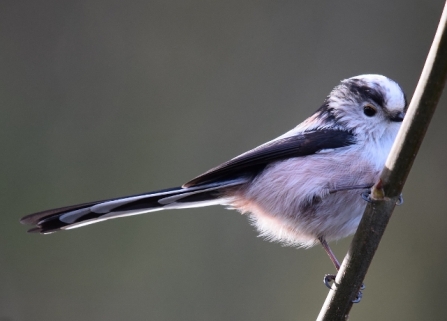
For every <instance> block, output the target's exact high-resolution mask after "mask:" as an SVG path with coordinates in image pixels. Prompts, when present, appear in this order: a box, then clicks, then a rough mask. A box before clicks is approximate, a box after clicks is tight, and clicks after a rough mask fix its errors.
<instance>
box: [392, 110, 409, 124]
mask: <svg viewBox="0 0 447 321" xmlns="http://www.w3.org/2000/svg"><path fill="white" fill-rule="evenodd" d="M404 117H405V113H404V112H403V111H399V112H396V113H393V114H390V120H391V121H395V122H399V123H400V122H401V121H402V120H404Z"/></svg>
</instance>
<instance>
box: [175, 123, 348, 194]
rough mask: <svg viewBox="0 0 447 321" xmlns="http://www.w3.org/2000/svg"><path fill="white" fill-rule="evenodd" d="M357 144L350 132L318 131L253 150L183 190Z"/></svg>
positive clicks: (189, 183)
mask: <svg viewBox="0 0 447 321" xmlns="http://www.w3.org/2000/svg"><path fill="white" fill-rule="evenodd" d="M355 141H356V140H355V136H354V134H353V133H352V132H351V131H346V130H341V129H316V130H312V131H305V132H301V133H298V134H296V135H293V136H289V137H284V138H279V139H276V140H273V141H270V142H268V143H266V144H263V145H261V146H259V147H257V148H254V149H252V150H250V151H248V152H246V153H244V154H242V155H239V156H237V157H235V158H233V159H231V160H229V161H228V162H225V163H223V164H221V165H219V166H217V167H214V168H212V169H211V170H209V171H207V172H206V173H204V174H202V175H200V176H197V177H196V178H194V179H192V180H190V181H189V182H187V183H185V184H184V185H183V187H193V186H198V185H202V184H209V183H212V182H215V181H218V180H231V179H235V178H238V177H242V176H254V175H256V174H258V173H259V172H260V171H262V170H263V169H264V168H265V166H267V165H268V164H270V163H272V162H276V161H281V160H285V159H288V158H292V157H303V156H308V155H312V154H315V153H317V152H319V151H321V150H324V149H335V148H341V147H346V146H349V145H352V144H354V143H355Z"/></svg>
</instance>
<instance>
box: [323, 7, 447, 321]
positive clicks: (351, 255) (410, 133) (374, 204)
mask: <svg viewBox="0 0 447 321" xmlns="http://www.w3.org/2000/svg"><path fill="white" fill-rule="evenodd" d="M446 29H447V2H446V4H445V7H444V10H443V13H442V16H441V20H440V22H439V25H438V30H437V31H436V35H435V38H434V40H433V43H432V46H431V48H430V52H429V54H428V57H427V60H426V62H425V66H424V69H423V71H422V74H421V77H420V79H419V82H418V85H417V87H416V90H415V93H414V95H413V99H412V100H411V103H410V107H409V108H408V112H407V115H406V117H405V119H404V121H403V123H402V127H401V129H400V131H399V134H398V135H397V138H396V141H395V143H394V145H393V148H392V149H391V152H390V155H389V156H388V159H387V161H386V164H385V167H384V169H383V170H382V173H381V176H380V179H379V181H378V182H377V183H376V184H375V185H374V186H373V188H372V192H371V202H370V203H369V204H368V205H367V207H366V209H365V212H364V214H363V218H362V220H361V222H360V225H359V227H358V230H357V232H356V234H355V236H354V239H353V240H352V243H351V246H350V249H349V251H348V253H347V255H346V257H345V259H344V260H343V263H342V265H341V267H340V271H339V272H338V274H337V278H336V280H335V283H334V285H333V286H332V289H331V290H330V291H329V294H328V296H327V298H326V301H325V302H324V305H323V307H322V309H321V311H320V314H319V316H318V319H317V320H331V321H333V320H346V319H347V318H348V316H349V311H350V310H351V307H352V300H353V299H354V298H356V296H357V294H358V291H359V288H360V286H361V284H362V282H363V279H364V278H365V275H366V272H367V270H368V267H369V265H370V264H371V261H372V258H373V256H374V253H375V252H376V250H377V247H378V246H379V242H380V239H381V238H382V235H383V233H384V231H385V228H386V226H387V224H388V221H389V219H390V217H391V213H392V211H393V210H394V207H395V205H396V202H397V201H398V199H399V195H400V193H401V191H402V188H403V186H404V183H405V180H406V179H407V176H408V173H409V172H410V169H411V166H412V165H413V161H414V159H415V157H416V154H417V152H418V150H419V147H420V145H421V143H422V139H423V138H424V135H425V132H426V131H427V128H428V125H429V123H430V120H431V118H432V116H433V113H434V111H435V108H436V105H437V104H438V101H439V99H440V97H441V94H442V90H443V88H444V85H445V82H446V79H447V30H446Z"/></svg>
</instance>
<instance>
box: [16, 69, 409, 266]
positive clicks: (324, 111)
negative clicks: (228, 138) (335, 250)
mask: <svg viewBox="0 0 447 321" xmlns="http://www.w3.org/2000/svg"><path fill="white" fill-rule="evenodd" d="M406 108H407V101H406V98H405V95H404V93H403V92H402V89H401V88H400V87H399V85H398V84H397V83H396V82H394V81H393V80H391V79H389V78H387V77H385V76H381V75H361V76H357V77H352V78H349V79H346V80H343V81H342V82H341V83H340V84H339V85H338V86H336V87H335V88H334V89H333V90H332V91H331V93H330V94H329V96H328V97H327V98H326V99H325V101H324V103H323V105H322V106H321V107H320V108H319V109H318V110H317V111H316V112H315V113H314V114H313V115H312V116H311V117H309V118H308V119H306V120H305V121H304V122H302V123H301V124H299V125H298V126H297V127H295V128H294V129H292V130H290V131H289V132H287V133H285V134H284V135H282V136H280V137H278V138H276V139H274V140H271V141H269V142H267V143H265V144H263V145H261V146H259V147H256V148H254V149H252V150H250V151H248V152H246V153H244V154H242V155H239V156H237V157H235V158H233V159H231V160H229V161H227V162H225V163H223V164H221V165H219V166H217V167H215V168H213V169H211V170H209V171H207V172H205V173H204V174H202V175H200V176H198V177H196V178H194V179H192V180H190V181H189V182H187V183H185V184H183V186H181V187H176V188H171V189H166V190H160V191H156V192H150V193H144V194H139V195H134V196H127V197H120V198H115V199H111V200H104V201H97V202H89V203H84V204H80V205H73V206H67V207H63V208H58V209H53V210H47V211H43V212H39V213H35V214H31V215H28V216H25V217H24V218H23V219H22V220H21V222H22V223H25V224H31V225H35V227H34V228H32V229H31V230H29V231H30V232H40V233H43V234H46V233H51V232H55V231H58V230H66V229H71V228H76V227H80V226H84V225H88V224H92V223H96V222H101V221H105V220H108V219H112V218H117V217H124V216H130V215H137V214H143V213H148V212H152V211H159V210H165V209H178V208H189V207H198V206H208V205H216V204H220V205H224V206H227V207H230V208H233V209H236V210H238V211H240V212H242V213H247V214H248V215H249V218H250V221H251V222H252V223H253V225H255V226H256V228H257V229H258V230H259V232H260V234H261V235H262V236H264V237H265V238H266V239H269V240H272V241H278V242H281V243H284V244H286V245H292V246H304V247H310V246H312V245H314V244H315V243H317V242H321V244H322V245H323V247H324V248H325V250H326V251H327V253H328V254H329V256H330V257H331V259H332V262H333V263H334V264H335V266H336V267H337V268H338V266H337V265H338V262H337V260H336V259H335V256H333V254H332V252H331V250H330V248H329V246H328V245H327V241H332V240H337V239H340V238H343V237H346V236H348V235H350V234H353V233H354V232H355V230H356V228H357V226H358V224H359V222H360V219H361V216H362V213H363V211H364V209H365V206H366V202H365V201H364V200H363V199H362V197H361V196H360V194H361V192H364V191H367V190H369V188H370V187H371V186H372V185H373V184H374V183H375V182H376V181H377V180H378V178H379V174H380V171H381V169H382V167H383V166H384V164H385V160H386V157H387V156H388V153H389V151H390V149H391V145H392V144H393V141H394V139H395V137H396V135H397V132H398V130H399V127H400V125H401V122H402V120H403V118H404V115H405V112H406Z"/></svg>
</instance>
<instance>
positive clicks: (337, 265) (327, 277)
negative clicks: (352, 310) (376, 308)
mask: <svg viewBox="0 0 447 321" xmlns="http://www.w3.org/2000/svg"><path fill="white" fill-rule="evenodd" d="M318 240H319V241H320V243H321V245H322V246H323V249H324V250H325V251H326V253H327V255H328V256H329V258H330V259H331V261H332V264H334V266H335V269H336V270H337V272H338V271H339V270H340V262H338V260H337V257H336V256H335V254H334V252H332V249H331V248H330V246H329V244H327V242H326V240H325V239H324V237H322V236H320V237H319V238H318ZM336 276H337V275H336V274H326V275H325V276H324V279H323V282H324V284H325V285H326V286H327V287H328V288H329V289H332V286H331V282H334V283H335V277H336ZM335 286H337V284H335ZM363 289H365V285H364V284H362V286H361V287H360V290H359V292H358V294H357V297H356V298H355V299H354V300H352V303H359V302H360V300H361V299H362V296H363V293H362V291H361V290H363Z"/></svg>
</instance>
